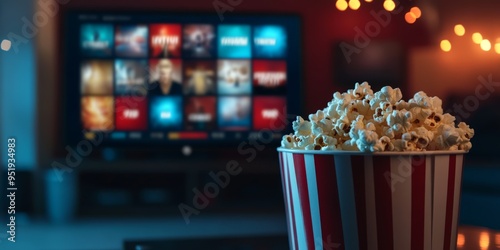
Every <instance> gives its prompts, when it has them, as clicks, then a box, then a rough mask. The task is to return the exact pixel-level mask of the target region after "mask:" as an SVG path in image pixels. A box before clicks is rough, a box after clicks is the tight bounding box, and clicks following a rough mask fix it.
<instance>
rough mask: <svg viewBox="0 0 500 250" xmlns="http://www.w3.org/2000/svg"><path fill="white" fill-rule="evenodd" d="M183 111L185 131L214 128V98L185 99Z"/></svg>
mask: <svg viewBox="0 0 500 250" xmlns="http://www.w3.org/2000/svg"><path fill="white" fill-rule="evenodd" d="M184 111H185V116H184V117H185V118H184V119H185V122H184V123H185V128H186V130H212V129H214V128H215V124H216V99H215V97H212V96H202V97H191V98H187V100H186V103H185V108H184Z"/></svg>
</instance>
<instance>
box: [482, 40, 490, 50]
mask: <svg viewBox="0 0 500 250" xmlns="http://www.w3.org/2000/svg"><path fill="white" fill-rule="evenodd" d="M480 46H481V49H482V50H484V51H490V50H491V42H490V40H488V39H484V40H483V41H481V44H480Z"/></svg>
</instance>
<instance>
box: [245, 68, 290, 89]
mask: <svg viewBox="0 0 500 250" xmlns="http://www.w3.org/2000/svg"><path fill="white" fill-rule="evenodd" d="M252 67H253V91H254V94H257V95H283V94H285V93H286V82H287V68H286V61H269V60H253V63H252Z"/></svg>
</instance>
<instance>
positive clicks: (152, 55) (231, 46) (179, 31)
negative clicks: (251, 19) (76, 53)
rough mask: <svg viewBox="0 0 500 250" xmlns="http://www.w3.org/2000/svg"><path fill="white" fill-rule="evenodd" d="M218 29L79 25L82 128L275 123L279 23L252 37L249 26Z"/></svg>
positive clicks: (282, 49) (279, 92) (282, 70)
mask: <svg viewBox="0 0 500 250" xmlns="http://www.w3.org/2000/svg"><path fill="white" fill-rule="evenodd" d="M216 28H217V31H216V30H215V27H214V26H213V25H205V24H197V25H180V24H151V25H116V26H113V25H111V24H86V25H82V27H81V52H82V55H84V59H82V61H81V64H80V76H81V79H80V86H81V94H82V98H81V106H82V112H81V117H82V121H83V127H84V128H85V129H88V130H107V131H109V130H117V131H145V130H148V129H149V130H171V131H183V130H187V131H190V130H195V131H196V130H198V131H211V130H216V129H219V130H249V129H252V128H253V129H256V130H257V129H263V128H268V127H270V125H271V124H278V123H277V121H278V119H282V117H283V116H284V115H285V110H284V107H285V106H286V99H285V97H284V95H285V94H286V92H285V86H286V81H287V69H286V61H285V60H284V59H285V57H286V33H285V31H284V29H283V28H282V27H279V26H270V25H266V26H255V27H253V39H250V38H251V37H250V34H251V27H250V26H247V25H219V26H218V27H216ZM216 33H217V36H216ZM251 41H253V43H252V44H251ZM255 58H259V59H255Z"/></svg>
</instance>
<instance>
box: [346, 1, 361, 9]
mask: <svg viewBox="0 0 500 250" xmlns="http://www.w3.org/2000/svg"><path fill="white" fill-rule="evenodd" d="M360 6H361V2H360V1H359V0H350V1H349V8H351V9H352V10H357V9H359V7H360Z"/></svg>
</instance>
